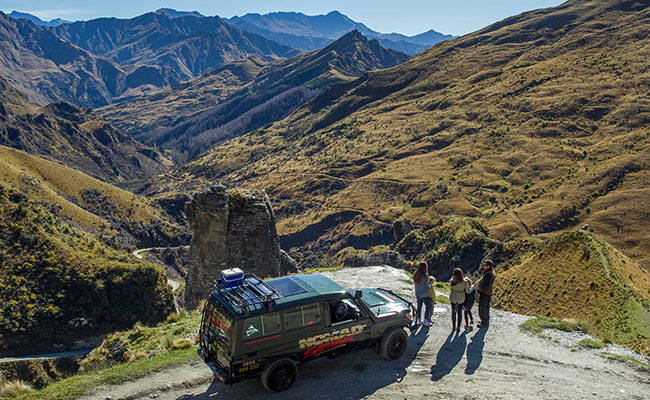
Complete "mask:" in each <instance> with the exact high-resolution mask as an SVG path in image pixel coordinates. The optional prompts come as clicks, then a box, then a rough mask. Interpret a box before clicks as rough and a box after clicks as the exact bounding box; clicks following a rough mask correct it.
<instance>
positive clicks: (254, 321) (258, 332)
mask: <svg viewBox="0 0 650 400" xmlns="http://www.w3.org/2000/svg"><path fill="white" fill-rule="evenodd" d="M262 331H263V328H262V317H261V316H257V317H251V318H246V320H245V321H244V339H245V340H250V339H255V338H258V337H261V336H262Z"/></svg>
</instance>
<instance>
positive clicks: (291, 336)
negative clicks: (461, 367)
mask: <svg viewBox="0 0 650 400" xmlns="http://www.w3.org/2000/svg"><path fill="white" fill-rule="evenodd" d="M228 286H232V284H229V285H228ZM215 289H216V290H215V291H213V292H212V294H211V295H210V296H209V298H208V299H207V301H206V303H205V307H204V309H203V319H202V322H201V327H200V333H199V349H198V352H199V355H200V356H201V358H203V360H204V361H205V362H206V364H207V365H208V366H209V367H210V368H211V369H212V371H213V372H214V374H215V378H217V379H219V380H220V381H222V382H224V383H226V384H233V383H235V382H239V381H241V380H243V379H245V378H249V377H254V376H258V375H261V378H262V383H263V384H264V386H265V387H266V388H267V389H268V390H270V391H282V390H285V389H287V388H289V386H291V385H292V384H293V382H294V380H295V378H296V373H297V367H298V365H299V364H301V363H304V362H306V361H310V360H313V359H316V358H319V357H322V356H328V357H331V358H333V357H336V356H340V355H343V354H345V353H348V352H350V351H353V350H359V349H364V348H367V347H369V346H373V345H374V346H375V348H376V350H377V352H378V353H379V354H380V355H381V356H383V357H384V358H386V359H388V360H393V359H396V358H399V357H401V356H402V354H403V353H404V351H405V350H406V347H407V345H408V335H407V333H406V331H405V328H407V327H412V326H413V325H412V324H413V306H412V304H411V303H409V302H408V301H407V300H405V299H403V298H402V297H400V296H398V295H396V294H395V293H393V292H391V291H389V290H385V289H362V290H357V291H349V290H346V289H344V288H343V287H341V286H340V285H339V284H338V283H336V282H334V281H332V280H331V279H329V278H327V277H325V276H323V275H320V274H306V275H291V276H286V277H282V278H276V279H271V280H267V281H263V280H261V279H259V278H258V277H257V276H255V275H253V274H245V276H244V277H243V279H242V282H241V284H235V285H234V286H232V287H226V285H225V284H224V282H222V280H219V281H216V283H215Z"/></svg>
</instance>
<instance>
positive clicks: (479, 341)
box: [465, 328, 487, 375]
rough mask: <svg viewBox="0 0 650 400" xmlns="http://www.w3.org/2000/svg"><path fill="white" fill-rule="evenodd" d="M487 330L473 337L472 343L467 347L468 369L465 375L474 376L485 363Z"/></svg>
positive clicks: (481, 330)
mask: <svg viewBox="0 0 650 400" xmlns="http://www.w3.org/2000/svg"><path fill="white" fill-rule="evenodd" d="M486 333H487V328H483V329H479V330H478V332H476V333H475V334H474V336H472V338H471V339H472V341H471V342H470V343H469V344H468V345H467V367H465V374H467V375H472V374H473V373H474V372H475V371H476V369H477V368H478V367H479V366H480V365H481V362H482V361H483V346H484V345H485V334H486Z"/></svg>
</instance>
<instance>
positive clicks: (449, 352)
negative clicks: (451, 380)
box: [431, 331, 467, 381]
mask: <svg viewBox="0 0 650 400" xmlns="http://www.w3.org/2000/svg"><path fill="white" fill-rule="evenodd" d="M466 335H467V331H465V332H463V333H461V334H458V333H457V332H454V331H452V332H451V333H450V334H449V336H447V340H445V342H444V343H443V344H442V346H441V347H440V350H438V355H437V356H436V363H435V364H434V365H433V366H432V367H431V380H432V381H439V380H440V379H442V378H443V377H444V376H445V375H448V374H449V373H450V372H451V370H452V369H454V367H455V366H456V365H458V363H459V362H460V360H461V359H462V358H463V354H465V347H466V346H467V339H466Z"/></svg>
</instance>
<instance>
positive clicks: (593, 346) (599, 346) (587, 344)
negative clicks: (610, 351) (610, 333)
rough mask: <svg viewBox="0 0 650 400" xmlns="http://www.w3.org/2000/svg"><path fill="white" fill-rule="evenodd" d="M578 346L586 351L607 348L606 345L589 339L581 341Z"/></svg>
mask: <svg viewBox="0 0 650 400" xmlns="http://www.w3.org/2000/svg"><path fill="white" fill-rule="evenodd" d="M578 346H580V347H585V348H588V349H602V348H605V347H607V345H606V344H605V343H603V342H601V341H600V340H593V339H589V338H585V339H582V340H581V341H579V342H578Z"/></svg>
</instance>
